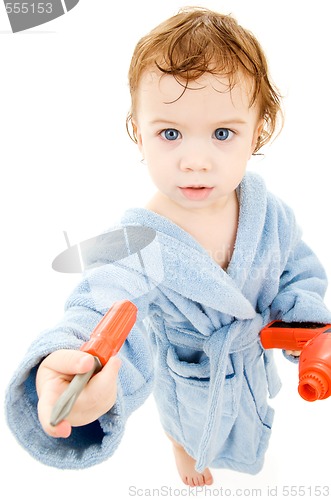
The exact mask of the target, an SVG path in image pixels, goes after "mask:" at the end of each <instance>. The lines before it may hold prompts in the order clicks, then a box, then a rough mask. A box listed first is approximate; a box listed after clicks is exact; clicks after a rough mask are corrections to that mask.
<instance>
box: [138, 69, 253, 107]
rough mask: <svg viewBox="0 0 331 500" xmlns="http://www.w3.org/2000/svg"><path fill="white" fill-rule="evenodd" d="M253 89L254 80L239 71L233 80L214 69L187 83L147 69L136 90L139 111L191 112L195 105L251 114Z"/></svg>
mask: <svg viewBox="0 0 331 500" xmlns="http://www.w3.org/2000/svg"><path fill="white" fill-rule="evenodd" d="M251 92H252V84H251V82H250V81H249V80H248V79H247V78H245V77H244V76H242V75H240V74H238V77H237V78H236V80H235V82H234V83H232V84H230V82H229V79H228V78H227V77H226V76H224V75H213V74H211V73H205V74H203V75H202V76H201V77H200V78H198V79H197V80H192V81H189V82H188V83H187V84H186V82H184V80H179V79H176V78H175V77H174V76H172V75H166V74H162V73H161V72H157V71H146V72H145V73H144V74H143V75H142V77H141V80H140V83H139V86H138V90H137V113H138V115H139V114H141V113H147V114H155V113H159V112H160V111H161V112H162V113H165V114H169V113H173V112H176V111H178V112H181V111H183V112H184V111H185V112H186V113H187V114H189V112H190V111H193V109H192V108H194V111H195V112H196V113H199V112H201V113H204V114H205V113H208V114H219V113H220V112H222V114H227V113H230V114H231V113H232V112H234V111H236V113H237V114H238V113H239V114H244V115H250V114H252V113H253V114H255V113H256V106H255V105H253V106H250V101H251Z"/></svg>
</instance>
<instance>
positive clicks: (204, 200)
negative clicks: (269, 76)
mask: <svg viewBox="0 0 331 500" xmlns="http://www.w3.org/2000/svg"><path fill="white" fill-rule="evenodd" d="M183 91H184V87H183V86H181V85H180V83H178V82H177V81H176V79H175V78H174V77H173V76H171V75H161V73H157V72H146V73H145V74H144V75H143V76H142V79H141V82H140V85H139V89H138V94H137V108H136V114H135V118H134V126H135V127H136V136H137V139H138V146H139V148H140V151H141V153H142V155H143V158H144V159H145V160H146V163H147V165H148V169H149V172H150V175H151V178H152V180H153V182H154V184H155V185H156V187H157V188H158V190H159V191H160V192H161V193H162V194H163V195H164V196H166V197H167V198H168V199H169V200H171V201H172V202H174V203H176V204H179V205H180V206H182V207H185V208H190V209H200V208H202V209H206V208H210V207H211V208H215V207H217V204H220V203H221V204H223V203H224V202H226V199H227V197H228V196H229V195H230V194H231V193H233V191H234V190H235V189H236V187H237V186H238V184H239V183H240V181H241V179H242V177H243V176H244V173H245V170H246V165H247V161H248V160H249V158H250V156H251V154H252V152H253V151H254V148H255V144H256V140H257V137H258V136H259V134H260V132H261V128H262V124H263V123H262V120H260V119H259V109H258V106H257V105H254V106H251V107H250V106H249V103H250V94H249V83H248V82H247V81H245V80H244V79H242V80H241V81H238V83H237V84H236V85H235V86H234V88H232V89H231V90H229V84H228V80H227V79H226V78H224V77H223V76H214V75H211V74H209V73H205V74H204V75H203V76H202V77H201V78H199V79H198V80H196V81H192V82H189V85H188V88H187V89H186V90H185V92H184V93H183ZM215 204H216V205H215Z"/></svg>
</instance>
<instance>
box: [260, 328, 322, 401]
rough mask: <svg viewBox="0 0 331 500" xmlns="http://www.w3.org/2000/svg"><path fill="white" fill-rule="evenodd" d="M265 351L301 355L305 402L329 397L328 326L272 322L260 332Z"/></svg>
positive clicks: (301, 382) (300, 392) (301, 375)
mask: <svg viewBox="0 0 331 500" xmlns="http://www.w3.org/2000/svg"><path fill="white" fill-rule="evenodd" d="M260 338H261V343H262V346H263V347H264V348H265V349H271V348H274V347H276V348H280V349H286V350H294V351H301V355H300V359H299V386H298V391H299V394H300V396H301V397H302V398H303V399H305V400H306V401H316V400H317V399H325V398H328V397H329V396H330V395H331V324H326V325H323V324H320V323H285V322H283V321H273V322H271V323H269V325H267V326H266V327H265V328H263V329H262V331H261V334H260Z"/></svg>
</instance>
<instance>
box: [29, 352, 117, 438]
mask: <svg viewBox="0 0 331 500" xmlns="http://www.w3.org/2000/svg"><path fill="white" fill-rule="evenodd" d="M48 358H49V359H48ZM48 358H46V359H45V360H44V362H43V364H42V365H43V366H41V367H40V369H39V370H40V373H39V371H38V375H37V390H38V395H39V402H38V415H39V420H40V423H41V425H42V427H43V429H44V431H45V432H46V433H47V434H49V435H50V436H52V437H61V438H66V437H69V435H70V433H71V427H72V426H81V425H86V424H88V423H90V422H92V421H94V420H97V419H98V418H99V417H100V416H101V415H103V414H104V413H106V412H107V411H108V410H109V409H110V408H111V407H112V406H113V405H114V403H115V401H116V388H117V376H118V371H119V368H120V366H121V360H120V359H119V358H117V357H113V358H111V359H110V360H109V361H108V363H107V364H106V365H105V366H104V368H103V369H102V370H101V371H100V372H99V373H97V374H96V375H94V376H93V377H92V379H91V380H90V381H89V383H88V384H87V385H86V387H85V388H84V389H83V391H82V393H81V394H80V395H79V397H78V399H77V401H76V403H75V405H74V407H73V409H72V411H71V412H70V414H69V416H68V417H67V419H66V420H64V421H62V422H60V423H59V424H58V425H56V426H52V425H51V424H50V419H51V413H52V409H53V406H54V404H55V403H56V401H57V399H58V398H59V397H60V395H61V394H62V393H63V392H64V390H65V389H66V388H67V387H68V384H69V382H70V380H71V378H72V375H73V374H74V373H85V372H87V371H89V369H90V368H91V366H90V365H91V363H90V361H92V366H93V363H94V359H93V356H91V355H90V354H87V353H83V352H80V351H57V352H54V353H53V354H52V355H50V356H49V357H48ZM70 363H72V365H71V364H70ZM62 371H63V373H61V372H62ZM68 374H70V376H69V377H68V376H67V375H68Z"/></svg>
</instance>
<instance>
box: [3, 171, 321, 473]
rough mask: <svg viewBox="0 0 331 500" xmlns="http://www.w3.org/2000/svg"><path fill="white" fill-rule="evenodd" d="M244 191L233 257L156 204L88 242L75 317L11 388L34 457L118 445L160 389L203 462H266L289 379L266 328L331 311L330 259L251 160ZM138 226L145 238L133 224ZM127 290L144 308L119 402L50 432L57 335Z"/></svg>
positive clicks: (82, 459) (34, 350)
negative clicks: (272, 400) (49, 366)
mask: <svg viewBox="0 0 331 500" xmlns="http://www.w3.org/2000/svg"><path fill="white" fill-rule="evenodd" d="M237 193H238V198H239V202H240V217H239V225H238V232H237V238H236V243H235V249H234V253H233V255H232V258H231V261H230V264H229V266H228V269H227V270H226V271H224V270H223V269H221V268H220V267H219V266H218V265H217V264H216V262H215V261H214V260H213V259H212V258H211V256H210V255H208V252H207V251H205V250H204V249H203V248H202V247H201V246H200V245H199V244H198V243H197V242H196V241H195V240H194V239H193V238H192V237H191V236H190V235H189V234H187V233H186V232H185V231H183V230H182V229H181V228H179V227H178V226H176V225H175V224H173V223H172V222H170V221H169V220H167V219H166V218H164V217H161V216H159V215H157V214H155V213H153V212H151V211H148V210H145V209H132V210H129V211H127V212H126V213H125V214H124V217H123V219H122V220H121V223H120V224H119V225H118V226H117V227H116V228H115V229H116V230H117V231H118V230H121V231H122V233H121V234H122V237H121V238H117V239H116V238H115V241H114V238H113V236H114V233H113V232H112V231H110V232H107V233H105V235H102V236H101V237H100V238H99V240H98V244H95V245H93V246H92V248H90V249H89V252H87V254H86V256H85V267H86V271H85V273H84V279H83V280H82V281H81V283H80V285H79V286H78V287H77V288H76V290H75V291H74V292H73V294H72V295H71V297H70V298H69V300H68V302H67V304H66V310H65V315H64V317H63V319H62V321H60V323H59V324H58V325H56V326H55V327H54V328H53V329H50V330H48V331H46V332H43V334H42V335H41V336H40V337H39V338H38V339H37V340H36V341H35V342H34V343H33V344H32V346H31V347H30V349H29V351H28V353H27V355H26V357H25V359H24V360H23V362H22V364H21V365H20V367H19V368H18V370H17V371H16V373H15V374H14V376H13V379H12V382H11V384H10V387H9V389H8V393H7V418H8V423H9V425H10V427H11V429H12V431H13V432H14V434H15V435H16V437H17V439H18V440H19V442H20V443H21V444H22V445H23V446H24V447H25V448H26V449H27V450H28V451H29V452H30V453H31V454H32V455H33V456H34V457H36V458H37V459H39V460H40V461H42V462H44V463H46V464H48V465H53V466H55V467H59V468H82V467H88V466H91V465H94V464H96V463H98V462H101V461H102V460H105V459H107V458H108V457H110V456H111V455H112V454H113V453H114V451H115V449H116V448H117V446H118V445H119V443H120V440H121V437H122V435H123V432H124V429H125V423H126V420H127V418H128V417H129V415H130V414H131V413H132V412H133V411H134V410H135V409H136V408H137V407H139V406H140V405H141V404H142V403H143V402H144V400H145V399H146V398H147V397H148V396H149V394H150V393H151V392H152V391H153V392H154V396H155V399H156V403H157V406H158V409H159V412H160V418H161V422H162V424H163V426H164V429H165V431H166V432H167V433H168V434H170V435H171V436H172V437H173V438H174V439H175V440H176V441H177V442H178V443H180V444H182V445H183V446H184V448H185V449H186V450H187V452H188V453H189V454H190V455H191V456H192V457H194V458H195V459H196V469H197V470H198V471H202V470H203V469H204V468H205V467H206V466H211V467H226V468H231V469H234V470H238V471H243V472H248V473H253V474H254V473H257V472H258V471H259V470H260V469H261V467H262V464H263V459H264V454H265V451H266V448H267V445H268V440H269V437H270V432H271V426H272V420H273V410H272V408H271V407H270V406H269V405H268V396H270V397H273V396H275V395H276V394H277V392H278V390H279V388H280V381H279V379H278V376H277V373H276V370H275V366H274V364H273V359H272V354H271V352H272V351H263V349H262V347H261V344H260V341H259V332H260V330H261V328H262V326H264V325H265V324H267V323H268V322H269V321H271V320H272V319H278V318H282V319H283V320H285V321H289V322H291V321H315V322H325V323H328V322H331V314H330V312H329V311H328V310H327V308H326V307H325V305H324V304H323V299H322V298H323V295H324V293H325V289H326V277H325V273H324V271H323V269H322V267H321V265H320V264H319V262H318V260H317V258H316V257H315V255H314V254H313V253H312V252H311V250H310V249H309V248H308V247H307V246H306V245H305V243H303V242H302V240H301V235H300V231H299V229H298V227H297V225H296V222H295V219H294V216H293V213H292V211H291V210H290V209H289V208H288V207H287V206H286V205H285V204H284V203H282V202H281V201H280V200H278V199H277V198H276V197H275V196H273V195H271V194H270V193H268V192H267V190H266V188H265V185H264V182H263V181H262V179H261V178H260V177H259V176H257V175H256V174H247V175H246V176H245V178H244V179H243V181H242V183H241V184H240V186H239V187H238V190H237ZM137 228H138V229H139V228H140V229H141V233H140V240H143V241H139V237H138V239H137V238H133V237H132V235H136V234H138V233H139V231H138V233H137V232H135V231H133V229H137ZM146 231H147V232H146ZM115 232H116V231H115ZM116 234H117V235H118V234H119V233H118V232H117V233H116ZM123 235H124V236H123ZM145 240H146V241H145ZM124 247H125V251H124V250H123V248H124ZM121 299H130V300H132V301H133V302H134V303H135V304H136V305H137V307H138V311H139V312H138V319H137V322H136V325H135V326H134V328H133V330H132V331H131V333H130V335H129V337H128V339H127V340H126V342H125V344H124V346H123V348H122V350H121V351H120V357H121V358H122V367H121V370H120V375H119V384H118V398H117V402H116V404H115V405H114V407H113V408H112V409H111V410H110V411H109V412H108V413H107V414H105V415H103V416H102V417H101V418H100V419H99V420H98V421H96V422H93V423H92V424H90V425H86V426H83V427H79V428H74V429H73V432H72V435H71V436H70V437H69V438H68V439H61V440H58V439H53V438H50V437H49V436H47V435H45V434H44V432H43V431H42V429H41V427H40V425H39V423H38V418H37V408H36V407H37V396H36V390H35V375H36V370H37V367H38V364H39V363H40V361H41V360H42V359H43V358H44V357H45V356H46V355H47V354H49V353H50V352H52V351H54V350H56V349H61V348H73V349H77V348H79V347H80V345H81V344H82V343H83V342H84V341H86V340H87V339H88V337H89V335H90V332H91V331H92V329H93V328H94V326H95V325H96V324H97V323H98V322H99V321H100V319H101V317H102V315H103V314H104V313H105V312H106V311H107V309H108V308H109V307H110V305H111V304H112V303H113V302H114V301H116V300H121Z"/></svg>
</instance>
